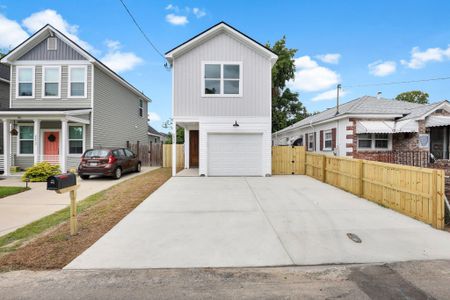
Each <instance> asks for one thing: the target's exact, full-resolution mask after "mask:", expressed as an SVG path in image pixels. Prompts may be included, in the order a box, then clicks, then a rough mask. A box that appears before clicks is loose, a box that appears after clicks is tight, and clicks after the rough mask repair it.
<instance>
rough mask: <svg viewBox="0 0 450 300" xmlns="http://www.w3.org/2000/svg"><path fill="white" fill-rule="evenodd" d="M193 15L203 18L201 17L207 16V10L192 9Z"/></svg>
mask: <svg viewBox="0 0 450 300" xmlns="http://www.w3.org/2000/svg"><path fill="white" fill-rule="evenodd" d="M192 13H193V14H194V15H195V16H196V17H197V18H201V17H204V16H206V12H205V10H203V9H200V8H198V7H194V8H193V9H192Z"/></svg>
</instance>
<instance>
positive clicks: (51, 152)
mask: <svg viewBox="0 0 450 300" xmlns="http://www.w3.org/2000/svg"><path fill="white" fill-rule="evenodd" d="M43 154H44V160H45V161H48V162H53V161H58V155H59V132H58V131H46V132H44V153H43Z"/></svg>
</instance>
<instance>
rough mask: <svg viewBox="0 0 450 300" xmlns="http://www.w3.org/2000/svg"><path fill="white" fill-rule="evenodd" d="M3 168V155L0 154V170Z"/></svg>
mask: <svg viewBox="0 0 450 300" xmlns="http://www.w3.org/2000/svg"><path fill="white" fill-rule="evenodd" d="M4 168H5V156H4V155H3V154H0V171H4Z"/></svg>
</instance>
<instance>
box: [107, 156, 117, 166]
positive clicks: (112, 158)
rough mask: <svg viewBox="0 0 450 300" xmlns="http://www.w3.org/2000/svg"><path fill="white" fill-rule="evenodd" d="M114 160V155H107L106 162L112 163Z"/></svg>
mask: <svg viewBox="0 0 450 300" xmlns="http://www.w3.org/2000/svg"><path fill="white" fill-rule="evenodd" d="M116 160H117V158H115V157H114V155H110V156H109V157H108V164H113V163H114V162H115V161H116Z"/></svg>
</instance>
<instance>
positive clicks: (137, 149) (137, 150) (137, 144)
mask: <svg viewBox="0 0 450 300" xmlns="http://www.w3.org/2000/svg"><path fill="white" fill-rule="evenodd" d="M139 146H140V145H139V141H137V142H136V155H137V157H139V158H140V156H139V154H140V152H141V151H140V150H141V149H139V148H140V147H139Z"/></svg>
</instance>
